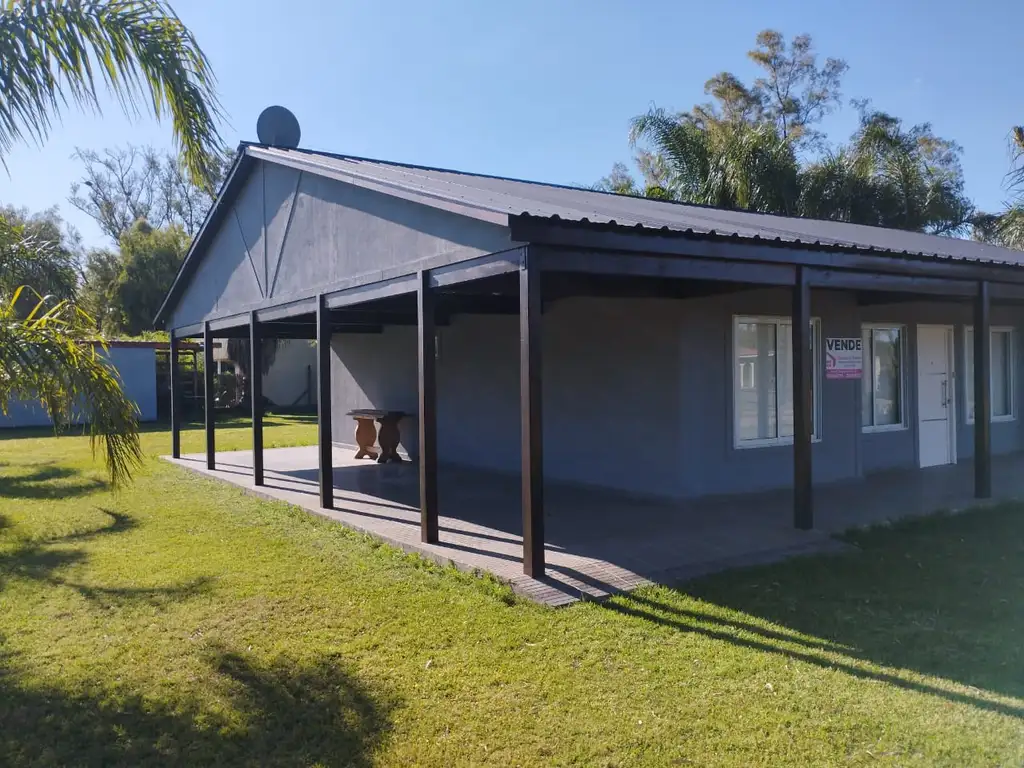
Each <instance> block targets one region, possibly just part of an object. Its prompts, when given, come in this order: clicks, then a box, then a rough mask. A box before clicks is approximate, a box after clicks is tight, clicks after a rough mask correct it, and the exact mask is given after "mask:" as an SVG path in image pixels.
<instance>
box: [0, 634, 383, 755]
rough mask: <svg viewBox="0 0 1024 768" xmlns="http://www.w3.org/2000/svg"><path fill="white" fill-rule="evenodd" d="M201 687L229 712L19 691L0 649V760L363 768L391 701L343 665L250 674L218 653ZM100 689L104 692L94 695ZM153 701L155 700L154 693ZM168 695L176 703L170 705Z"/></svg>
mask: <svg viewBox="0 0 1024 768" xmlns="http://www.w3.org/2000/svg"><path fill="white" fill-rule="evenodd" d="M203 662H204V664H206V665H207V666H208V668H209V670H210V671H211V672H212V673H213V674H212V677H210V676H206V675H200V676H198V677H197V679H198V680H200V681H202V684H203V685H204V686H212V687H213V691H212V692H213V693H214V695H217V696H218V698H221V699H222V700H227V701H229V702H230V710H231V711H230V712H228V713H225V712H222V711H210V710H207V709H206V708H204V707H203V705H202V704H201V702H200V701H199V700H198V699H197V698H196V697H195V696H194V695H189V693H188V692H187V691H182V692H178V691H173V692H171V694H170V695H168V694H167V692H166V691H161V692H160V693H161V694H162V697H161V698H156V697H154V696H147V695H145V693H144V692H140V691H131V692H128V693H127V694H126V692H125V691H122V690H113V689H112V688H108V687H107V686H105V685H104V683H106V682H108V681H90V685H88V686H82V687H81V690H82V691H87V692H74V693H72V692H69V691H65V690H62V689H59V688H56V687H53V686H50V687H39V686H37V685H31V686H30V685H23V684H21V681H20V677H21V675H20V674H19V670H18V668H17V664H16V659H15V658H14V657H12V656H10V655H8V656H7V657H6V658H5V657H4V656H3V651H2V644H0V723H3V724H4V727H3V728H2V729H0V751H2V754H4V755H5V757H6V759H7V761H8V762H7V763H6V764H8V765H12V766H17V765H40V764H44V763H45V764H53V765H70V764H75V765H104V766H114V765H126V766H128V765H130V766H135V765H141V764H159V765H310V764H318V765H324V766H355V767H356V768H364V767H365V768H368V767H369V766H370V765H372V764H373V756H374V754H375V753H376V752H377V750H378V749H379V748H380V746H381V745H382V744H383V743H384V742H385V741H386V739H387V737H388V734H389V731H390V729H391V713H392V711H393V709H394V707H395V701H394V700H392V699H390V698H389V697H387V696H382V695H381V694H380V693H379V692H376V691H371V690H370V689H369V688H368V687H367V686H365V685H364V684H363V683H362V682H361V681H359V680H358V678H357V677H356V676H355V675H354V674H353V673H352V672H351V671H350V669H349V668H348V665H347V664H346V663H345V662H344V660H343V659H342V658H340V657H339V656H336V655H321V656H319V657H318V658H317V659H315V660H314V661H312V662H303V663H298V662H295V661H292V660H290V659H287V658H278V659H276V660H274V661H272V662H270V663H260V662H258V661H257V660H256V659H254V658H253V657H252V656H251V655H250V654H246V653H242V652H238V651H234V650H231V649H227V648H222V647H213V648H211V649H209V650H208V651H207V652H206V653H205V654H204V658H203ZM104 689H106V690H104ZM154 693H155V692H154ZM176 694H177V695H176Z"/></svg>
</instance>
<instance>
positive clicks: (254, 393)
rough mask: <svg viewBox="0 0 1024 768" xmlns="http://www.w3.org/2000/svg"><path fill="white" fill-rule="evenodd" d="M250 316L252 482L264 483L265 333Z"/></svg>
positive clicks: (253, 317)
mask: <svg viewBox="0 0 1024 768" xmlns="http://www.w3.org/2000/svg"><path fill="white" fill-rule="evenodd" d="M261 331H262V327H261V326H260V322H259V320H257V319H256V313H255V312H253V313H251V314H250V316H249V400H250V401H251V402H252V483H253V485H263V334H262V332H261Z"/></svg>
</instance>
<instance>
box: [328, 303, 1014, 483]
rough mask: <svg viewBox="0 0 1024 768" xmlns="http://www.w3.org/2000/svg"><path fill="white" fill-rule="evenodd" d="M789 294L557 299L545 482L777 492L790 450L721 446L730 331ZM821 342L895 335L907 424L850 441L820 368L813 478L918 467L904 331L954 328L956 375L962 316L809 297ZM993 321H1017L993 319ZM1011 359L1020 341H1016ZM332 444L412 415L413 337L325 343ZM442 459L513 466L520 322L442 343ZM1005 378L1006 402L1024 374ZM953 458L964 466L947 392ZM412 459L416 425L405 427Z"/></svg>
mask: <svg viewBox="0 0 1024 768" xmlns="http://www.w3.org/2000/svg"><path fill="white" fill-rule="evenodd" d="M789 302H790V297H789V292H788V291H785V290H751V291H744V292H740V293H735V294H728V295H722V296H713V297H707V298H701V299H690V300H667V299H664V300H652V299H643V300H641V299H596V298H593V299H590V298H581V299H569V300H564V301H560V302H557V303H555V304H553V305H552V306H550V307H549V308H548V309H547V310H546V311H545V314H544V320H543V322H544V330H543V337H544V343H543V367H544V371H543V377H544V405H543V407H544V449H545V455H544V462H545V472H546V474H547V476H548V477H550V478H552V479H558V480H565V481H571V482H577V483H583V484H588V485H599V486H605V487H609V488H616V489H622V490H628V491H632V492H637V493H643V494H653V495H659V496H672V497H695V496H700V495H706V494H717V493H737V492H746V491H756V490H764V489H769V488H780V487H787V486H789V485H790V483H791V481H792V471H793V469H792V446H791V445H776V446H768V447H757V448H736V447H735V445H734V440H733V434H734V432H733V408H734V406H733V403H734V394H733V375H734V373H733V371H734V363H733V359H732V355H733V338H732V334H733V319H734V316H736V315H755V316H758V315H765V316H787V315H788V314H789V308H790V303H789ZM812 315H813V316H814V317H815V318H818V319H819V321H820V324H821V326H820V327H821V335H822V337H829V336H833V337H835V336H838V337H857V336H860V333H861V324H862V323H863V322H877V323H894V324H903V325H906V327H907V341H908V349H907V350H906V354H905V363H906V366H907V370H906V384H907V386H906V396H907V400H906V408H907V411H906V412H907V415H908V417H907V427H906V429H903V430H898V431H891V432H875V433H871V432H868V433H864V432H862V430H861V389H860V387H861V382H860V381H857V380H827V379H825V377H824V371H823V365H824V362H823V360H819V361H817V369H818V376H819V382H820V390H819V398H818V403H819V419H820V421H819V428H818V432H819V436H820V439H819V440H818V441H816V442H815V443H814V446H813V455H814V480H815V482H816V483H825V482H829V481H834V480H841V479H848V478H856V477H860V476H862V475H863V474H866V473H871V472H876V471H881V470H885V469H891V468H897V467H915V466H917V423H916V413H917V412H916V404H917V397H916V383H917V364H916V325H917V323H944V324H954V325H955V326H956V328H955V338H956V363H955V364H956V366H957V371H959V372H960V375H961V376H962V371H963V364H964V357H963V327H964V324H965V323H969V322H970V307H969V306H968V305H955V304H937V303H932V304H894V305H891V306H872V307H859V306H858V305H857V303H856V301H855V297H854V296H853V295H852V294H849V293H844V292H839V291H817V292H815V293H814V294H813V295H812ZM992 318H993V320H992V321H993V325H1015V324H1017V325H1019V324H1020V319H1019V312H1016V311H1013V310H1010V309H1007V308H1004V307H996V308H994V310H993V315H992ZM1014 339H1015V343H1016V344H1017V346H1018V347H1019V344H1020V340H1019V339H1020V334H1019V333H1016V334H1015V336H1014ZM332 349H333V352H334V357H333V360H334V362H333V365H332V377H333V378H332V388H333V392H334V395H333V405H334V414H335V415H334V418H335V432H334V436H335V440H337V441H339V442H344V443H351V442H352V437H351V433H352V430H353V423H352V421H351V419H349V418H348V417H346V416H345V415H344V413H345V411H347V410H349V409H351V408H357V407H377V408H394V409H402V410H408V411H410V412H414V411H415V410H416V370H417V359H416V331H415V329H414V328H409V327H399V328H388V329H386V330H385V332H384V333H383V334H368V335H344V336H336V337H335V338H334V340H333V342H332ZM438 350H439V353H438V449H439V454H440V458H441V460H442V461H446V462H451V463H457V464H464V465H469V466H476V467H482V468H488V469H495V470H499V471H508V472H518V470H519V357H518V354H519V326H518V318H516V317H508V316H459V317H457V318H456V319H455V320H454V322H453V323H452V325H450V326H446V327H442V328H440V329H439V332H438ZM1014 359H1015V361H1016V363H1015V364H1016V366H1017V372H1016V373H1017V375H1016V376H1015V385H1016V390H1017V391H1016V392H1015V396H1016V397H1017V398H1018V404H1019V398H1020V388H1021V382H1022V381H1024V370H1022V369H1021V355H1020V354H1016V355H1015V357H1014ZM956 398H957V417H956V418H957V421H958V425H957V450H958V457H959V458H960V459H961V460H963V459H967V458H969V457H970V456H971V455H972V452H973V451H972V442H971V441H972V440H973V429H972V428H971V427H969V426H967V425H966V424H965V423H964V414H965V413H966V411H965V409H964V404H965V403H964V393H963V387H962V386H957V394H956ZM1020 424H1021V420H1020V419H1019V418H1018V419H1016V420H1014V421H1010V422H997V423H995V424H993V430H992V432H993V450H994V451H995V452H997V453H1003V452H1007V451H1012V450H1019V449H1021V448H1024V433H1022V431H1021V426H1020ZM403 443H404V447H405V448H406V449H407V450H408V451H409V452H410V453H411V454H413V455H415V453H416V422H415V419H414V418H410V419H408V420H406V421H405V422H404V424H403Z"/></svg>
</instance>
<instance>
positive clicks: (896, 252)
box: [154, 142, 1024, 327]
mask: <svg viewBox="0 0 1024 768" xmlns="http://www.w3.org/2000/svg"><path fill="white" fill-rule="evenodd" d="M260 160H263V161H267V162H272V163H278V164H281V165H286V166H290V167H293V168H298V169H301V170H303V171H306V172H309V173H314V174H317V175H321V176H325V177H328V178H333V179H337V180H340V181H344V182H347V183H350V184H355V185H358V186H362V187H365V188H367V189H373V190H376V191H378V192H382V193H384V194H389V195H393V196H395V197H400V198H403V199H407V200H412V201H415V202H418V203H422V204H424V205H429V206H433V207H436V208H441V209H444V210H448V211H453V212H455V213H459V214H462V215H466V216H470V217H473V218H476V219H480V220H483V221H488V222H491V223H494V224H499V225H502V226H508V227H512V226H513V225H514V224H515V223H519V222H523V221H529V220H531V219H533V220H539V221H541V222H544V221H546V222H548V223H550V224H553V225H558V226H561V227H566V226H568V227H573V228H578V229H584V230H587V231H593V230H603V231H609V230H611V231H617V232H629V233H641V234H650V235H659V234H660V235H664V234H669V235H672V236H675V237H679V238H693V239H695V240H702V241H705V242H706V241H716V240H717V241H722V242H734V243H735V242H737V241H738V242H744V241H750V242H756V243H758V244H759V245H767V246H773V247H779V248H786V249H790V250H792V249H794V248H799V249H817V250H819V251H820V250H834V251H855V252H873V253H877V254H878V255H879V256H895V257H906V256H914V257H919V258H924V259H930V260H942V261H951V260H955V261H966V262H972V263H975V264H993V265H998V266H1007V267H1024V252H1022V251H1016V250H1012V249H1009V248H1001V247H999V246H995V245H987V244H985V243H978V242H974V241H973V240H961V239H957V238H952V237H941V236H938V235H925V234H921V233H919V232H904V231H901V230H896V229H884V228H882V227H868V226H863V225H860V224H846V223H843V222H836V221H822V220H817V219H803V218H798V217H790V216H775V215H771V214H763V213H749V212H746V211H731V210H725V209H721V208H711V207H707V206H700V205H689V204H684V203H670V202H664V201H661V200H649V199H647V198H641V197H629V196H625V195H616V194H612V193H609V192H600V191H596V190H590V189H580V188H578V187H568V186H562V185H558V184H544V183H541V182H535V181H523V180H521V179H510V178H504V177H499V176H487V175H483V174H474V173H464V172H460V171H452V170H446V169H443V168H430V167H426V166H418V165H407V164H403V163H390V162H384V161H381V160H372V159H369V158H364V157H353V156H348V155H338V154H332V153H329V152H314V151H312V150H305V149H282V148H278V147H270V146H266V145H263V144H253V143H249V142H242V143H241V144H240V145H239V148H238V155H237V156H236V157H235V162H234V164H233V165H232V167H231V170H230V172H229V173H228V176H227V178H226V179H225V181H224V184H223V185H222V186H221V189H220V194H219V195H218V196H217V200H216V202H215V203H214V204H213V206H212V207H211V209H210V211H209V213H208V214H207V217H206V221H204V222H203V226H202V227H201V228H200V230H199V233H198V234H197V235H196V237H195V239H194V240H193V241H192V245H191V247H190V248H189V252H188V254H187V255H186V257H185V261H184V263H183V264H182V266H181V269H180V270H179V272H178V275H177V277H176V278H175V280H174V284H173V285H172V286H171V289H170V291H169V292H168V294H167V297H166V298H165V299H164V303H163V305H162V306H161V308H160V310H159V312H158V313H157V316H156V318H155V320H154V323H155V324H156V325H157V326H158V327H159V326H160V325H161V324H162V323H163V322H164V321H165V320H166V318H167V317H168V315H169V313H170V311H171V309H172V308H173V307H174V306H175V305H176V303H177V301H178V298H179V297H180V296H181V293H182V292H183V291H184V290H185V287H186V286H187V285H188V282H189V280H190V279H191V277H192V274H193V273H194V271H195V269H196V266H197V264H198V261H199V260H200V259H201V258H202V256H203V250H204V249H205V247H206V244H207V242H208V241H209V239H210V238H212V237H213V234H214V233H215V231H216V229H217V227H218V226H219V223H220V220H221V218H222V217H223V215H224V212H225V211H226V210H229V209H230V204H231V201H232V199H233V198H234V196H235V195H236V194H237V193H238V190H239V189H241V187H242V185H243V184H244V182H245V180H246V178H247V177H248V174H249V172H250V170H251V168H252V167H253V166H254V165H255V162H256V161H260Z"/></svg>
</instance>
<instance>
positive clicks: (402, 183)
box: [158, 144, 1024, 575]
mask: <svg viewBox="0 0 1024 768" xmlns="http://www.w3.org/2000/svg"><path fill="white" fill-rule="evenodd" d="M1022 301H1024V253H1020V252H1016V251H1011V250H1007V249H1004V248H999V247H995V246H992V245H986V244H981V243H977V242H970V241H964V240H957V239H952V238H946V237H937V236H930V235H924V234H917V233H909V232H902V231H893V230H886V229H880V228H873V227H867V226H859V225H852V224H846V223H838V222H830V221H814V220H807V219H799V218H786V217H780V216H772V215H763V214H755V213H747V212H739V211H728V210H718V209H713V208H704V207H699V206H693V205H681V204H674V203H668V202H662V201H657V200H648V199H638V198H632V197H622V196H615V195H611V194H607V193H602V192H596V191H591V190H582V189H574V188H567V187H561V186H557V185H550V184H539V183H532V182H526V181H518V180H514V179H507V178H495V177H491V176H483V175H477V174H472V173H461V172H456V171H450V170H441V169H436V168H425V167H419V166H411V165H403V164H398V163H389V162H382V161H377V160H368V159H363V158H356V157H348V156H344V155H337V154H331V153H326V152H313V151H308V150H304V149H297V148H288V147H281V146H271V145H269V144H243V145H242V146H241V147H240V148H239V152H238V155H237V158H236V160H235V163H234V166H233V168H232V170H231V172H230V176H229V177H228V179H227V181H226V182H225V184H224V186H223V188H222V190H221V192H220V195H219V197H218V199H217V201H216V204H215V205H214V207H213V209H212V211H211V213H210V215H209V218H208V219H207V221H206V223H205V224H204V226H203V228H202V231H201V232H200V233H199V235H198V236H197V237H196V239H195V242H194V243H193V246H192V249H191V251H190V252H189V254H188V257H187V259H186V260H185V263H184V265H183V267H182V270H181V272H180V274H179V275H178V277H177V279H176V281H175V283H174V285H173V287H172V288H171V290H170V293H169V294H168V296H167V299H166V301H165V303H164V306H163V308H162V309H161V310H160V314H159V317H158V322H159V323H160V324H161V325H162V326H164V327H166V328H167V329H169V330H170V331H171V333H172V338H173V339H174V340H175V342H177V340H180V339H184V338H187V337H196V336H205V337H206V339H207V341H208V342H209V340H211V339H213V338H215V337H225V336H232V335H235V336H246V337H248V336H250V335H251V337H252V338H254V339H260V338H264V337H268V336H274V337H277V338H303V339H316V340H317V342H318V347H317V359H318V364H317V373H316V387H317V392H318V403H319V419H320V433H319V434H320V438H319V439H320V453H319V456H320V479H319V490H320V502H321V505H322V506H323V507H327V508H330V507H331V505H332V503H333V493H334V485H333V481H332V476H333V469H332V466H331V458H330V457H331V446H332V442H333V441H339V442H348V441H349V437H348V436H349V435H350V434H351V429H352V422H351V420H350V418H349V417H348V416H346V413H347V412H348V411H350V410H352V409H356V408H378V409H386V410H401V411H406V412H408V413H410V414H415V416H414V417H412V418H408V419H406V420H405V421H404V422H403V427H402V441H403V445H404V448H405V449H406V450H407V451H408V453H409V454H410V455H412V456H414V457H416V458H417V460H418V464H419V472H420V474H419V478H420V505H421V515H422V537H423V541H426V542H431V541H437V537H438V528H437V515H438V491H437V468H438V465H439V463H444V464H449V463H453V464H460V465H465V466H472V467H480V468H487V469H491V470H499V471H504V472H511V473H521V477H522V514H523V546H524V557H523V566H524V570H525V571H526V573H528V574H536V575H539V574H542V573H543V572H544V533H543V531H544V481H545V478H547V479H550V480H560V481H567V482H571V483H578V484H584V485H588V486H599V487H607V488H613V489H617V490H621V491H626V492H630V493H636V494H644V495H652V496H657V497H663V498H673V499H692V498H697V497H704V496H708V495H715V494H723V493H730V494H731V493H738V492H756V491H764V490H767V489H772V488H792V489H793V524H794V525H795V526H796V527H798V528H810V527H812V526H813V525H814V508H815V503H814V502H815V489H816V488H819V489H820V488H824V487H827V484H829V483H832V482H833V481H843V480H851V479H856V478H863V477H869V476H871V475H872V474H873V473H877V472H880V471H882V470H889V469H895V468H902V469H905V470H908V469H909V470H914V471H917V470H918V469H919V468H924V467H929V466H932V465H941V464H952V463H956V462H972V461H973V464H974V478H975V486H974V492H975V494H976V495H977V496H979V497H988V496H990V495H992V493H993V490H992V469H991V459H992V455H993V454H1008V453H1011V452H1014V451H1018V450H1020V449H1021V448H1024V432H1022V427H1021V425H1022V420H1021V419H1020V402H1021V386H1022V382H1024V376H1022V375H1020V373H1019V372H1020V365H1021V362H1020V361H1021V355H1020V354H1019V353H1018V350H1019V344H1020V335H1021V324H1022V320H1024V311H1022ZM979 338H983V339H985V342H984V343H977V342H976V339H979ZM259 347H260V345H258V344H256V345H253V349H256V350H258V349H259ZM207 348H210V344H209V343H207ZM257 354H258V353H257ZM208 367H209V366H208ZM253 367H254V368H256V367H257V366H256V365H255V363H254V365H253ZM257 400H258V399H257V398H254V402H257ZM260 418H261V414H260V413H258V412H257V413H254V425H255V428H254V438H253V439H254V443H253V444H254V450H255V458H254V464H253V473H254V483H256V484H260V483H261V482H262V477H263V464H262V455H263V453H262V437H261V428H260ZM173 452H174V455H175V456H178V455H179V440H178V432H177V428H176V427H175V429H174V430H173ZM207 462H208V464H209V466H211V467H212V466H213V465H214V462H215V434H214V430H213V424H212V422H209V423H208V425H207Z"/></svg>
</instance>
